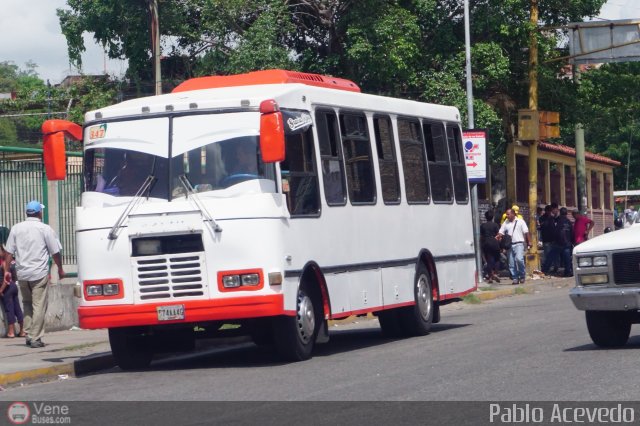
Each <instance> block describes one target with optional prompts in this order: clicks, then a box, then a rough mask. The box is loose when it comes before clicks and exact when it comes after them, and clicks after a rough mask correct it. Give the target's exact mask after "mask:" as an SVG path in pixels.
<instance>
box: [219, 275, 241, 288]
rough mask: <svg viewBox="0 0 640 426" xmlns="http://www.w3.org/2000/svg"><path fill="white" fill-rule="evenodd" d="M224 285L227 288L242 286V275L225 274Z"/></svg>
mask: <svg viewBox="0 0 640 426" xmlns="http://www.w3.org/2000/svg"><path fill="white" fill-rule="evenodd" d="M222 285H223V286H224V287H225V288H236V287H240V275H225V276H223V277H222Z"/></svg>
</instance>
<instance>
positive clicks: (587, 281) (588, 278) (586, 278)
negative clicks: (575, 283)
mask: <svg viewBox="0 0 640 426" xmlns="http://www.w3.org/2000/svg"><path fill="white" fill-rule="evenodd" d="M608 282H609V276H608V275H607V274H589V275H580V284H582V285H591V284H606V283H608Z"/></svg>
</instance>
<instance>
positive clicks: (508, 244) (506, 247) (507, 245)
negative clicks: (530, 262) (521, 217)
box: [500, 219, 518, 250]
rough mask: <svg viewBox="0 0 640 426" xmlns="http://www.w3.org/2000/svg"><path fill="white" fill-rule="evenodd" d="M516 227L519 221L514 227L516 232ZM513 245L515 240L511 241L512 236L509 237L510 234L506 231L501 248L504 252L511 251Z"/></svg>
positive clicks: (515, 222) (516, 221)
mask: <svg viewBox="0 0 640 426" xmlns="http://www.w3.org/2000/svg"><path fill="white" fill-rule="evenodd" d="M516 226H518V219H516V220H515V221H514V225H513V231H514V232H515V230H516ZM512 244H513V240H512V239H511V235H509V232H508V231H507V230H506V229H505V231H504V235H503V236H502V239H501V240H500V248H501V249H503V250H511V246H512Z"/></svg>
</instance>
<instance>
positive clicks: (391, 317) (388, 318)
mask: <svg viewBox="0 0 640 426" xmlns="http://www.w3.org/2000/svg"><path fill="white" fill-rule="evenodd" d="M399 315H400V312H398V309H387V310H385V311H380V312H378V322H380V329H381V330H382V334H383V335H384V336H385V337H391V338H396V337H402V336H403V333H402V325H401V324H400V318H399Z"/></svg>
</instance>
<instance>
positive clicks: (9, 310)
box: [0, 243, 26, 339]
mask: <svg viewBox="0 0 640 426" xmlns="http://www.w3.org/2000/svg"><path fill="white" fill-rule="evenodd" d="M5 256H6V254H5V251H4V246H3V245H2V243H0V277H2V282H0V298H2V304H3V305H4V312H5V314H6V318H7V335H6V337H8V338H10V339H12V338H14V337H16V322H17V323H18V325H19V326H20V334H19V336H20V337H25V336H26V334H25V332H24V315H22V308H20V300H19V299H18V284H16V281H17V280H18V278H17V276H16V266H15V262H13V263H12V264H11V265H9V271H10V272H11V279H10V280H9V281H5V279H4V258H5Z"/></svg>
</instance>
